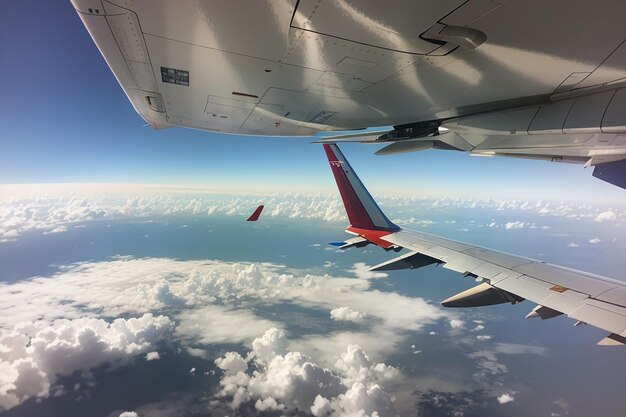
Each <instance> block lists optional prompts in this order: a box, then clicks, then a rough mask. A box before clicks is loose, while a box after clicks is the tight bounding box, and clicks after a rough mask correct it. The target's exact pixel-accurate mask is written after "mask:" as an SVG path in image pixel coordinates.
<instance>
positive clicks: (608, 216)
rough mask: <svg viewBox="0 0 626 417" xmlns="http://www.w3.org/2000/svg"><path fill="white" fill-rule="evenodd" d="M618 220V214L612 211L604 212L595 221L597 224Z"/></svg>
mask: <svg viewBox="0 0 626 417" xmlns="http://www.w3.org/2000/svg"><path fill="white" fill-rule="evenodd" d="M615 219H617V214H616V213H615V212H614V211H612V210H607V211H603V212H602V213H600V214H598V215H597V216H596V218H595V219H594V220H595V221H597V222H608V221H612V220H615Z"/></svg>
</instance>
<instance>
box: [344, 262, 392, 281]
mask: <svg viewBox="0 0 626 417" xmlns="http://www.w3.org/2000/svg"><path fill="white" fill-rule="evenodd" d="M369 268H370V266H369V265H366V264H365V263H363V262H357V263H355V264H354V265H353V266H352V269H350V272H352V273H353V274H354V275H355V276H356V277H357V278H360V279H373V278H385V277H386V276H387V274H386V273H384V272H373V271H368V269H369Z"/></svg>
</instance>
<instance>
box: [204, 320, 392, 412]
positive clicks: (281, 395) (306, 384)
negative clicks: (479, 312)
mask: <svg viewBox="0 0 626 417" xmlns="http://www.w3.org/2000/svg"><path fill="white" fill-rule="evenodd" d="M286 345H287V339H286V337H285V334H284V332H283V331H281V330H279V329H275V328H273V329H269V330H268V331H267V332H265V334H263V335H262V336H261V337H259V338H257V339H255V340H254V341H253V342H252V351H251V353H250V355H248V357H247V358H246V359H244V358H242V357H241V356H237V355H238V354H236V353H234V352H228V353H226V355H224V357H221V358H218V359H217V360H216V364H218V366H219V364H224V363H229V364H232V363H237V364H238V365H237V366H236V367H235V368H234V369H233V367H231V366H228V367H224V368H226V369H225V372H224V374H223V376H222V378H221V380H220V391H219V393H218V397H222V398H227V399H229V401H230V403H231V406H232V407H233V408H234V409H237V408H239V407H240V406H242V405H244V404H252V403H253V404H254V407H255V408H256V410H258V411H265V410H290V411H291V412H293V411H295V410H296V409H299V410H310V411H311V413H312V414H313V415H314V416H337V417H338V416H345V415H348V414H350V413H354V415H361V416H366V415H367V416H370V415H378V416H395V415H396V414H397V412H396V411H395V407H394V404H393V399H392V397H391V395H389V394H388V393H386V392H385V391H384V389H383V388H382V387H384V385H385V384H388V383H391V382H393V381H394V380H395V378H396V377H397V376H398V374H399V372H398V371H397V370H396V369H395V368H393V367H390V366H388V365H385V364H384V363H374V362H372V360H371V359H370V358H369V357H368V356H367V354H365V352H363V350H362V349H361V348H360V347H359V346H356V345H350V346H348V349H347V351H346V352H344V353H343V354H342V355H341V357H340V358H339V359H338V360H337V362H336V366H335V369H334V370H331V369H326V368H322V367H320V366H319V365H317V364H316V363H314V362H313V360H312V359H311V358H310V357H308V356H307V355H304V354H302V353H300V352H293V351H288V350H286ZM229 355H230V357H229ZM233 358H235V359H233ZM242 361H244V362H248V363H247V364H246V366H245V369H244V365H243V364H242V363H241V362H242ZM249 363H252V365H253V366H252V367H251V366H250V364H249ZM220 367H221V368H222V366H220ZM249 368H254V369H255V371H254V372H251V373H248V372H246V371H247V369H249ZM374 413H377V414H374Z"/></svg>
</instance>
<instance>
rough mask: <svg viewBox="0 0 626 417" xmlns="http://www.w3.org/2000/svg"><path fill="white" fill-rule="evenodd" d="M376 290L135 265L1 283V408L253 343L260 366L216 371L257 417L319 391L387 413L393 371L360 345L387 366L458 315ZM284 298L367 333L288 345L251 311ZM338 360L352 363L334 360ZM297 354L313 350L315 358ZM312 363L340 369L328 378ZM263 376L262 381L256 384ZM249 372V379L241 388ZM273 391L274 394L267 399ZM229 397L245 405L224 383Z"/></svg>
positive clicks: (247, 363) (210, 269)
mask: <svg viewBox="0 0 626 417" xmlns="http://www.w3.org/2000/svg"><path fill="white" fill-rule="evenodd" d="M371 284H372V282H371V281H369V280H361V279H355V278H349V277H341V276H338V277H337V276H329V275H311V274H308V273H307V272H306V271H298V270H294V269H287V268H286V267H284V266H279V265H273V264H265V263H259V264H240V263H230V262H222V261H177V260H172V259H163V258H145V259H135V258H131V257H118V258H115V259H112V260H110V261H105V262H86V263H80V264H75V265H69V266H66V267H61V268H60V270H59V272H57V273H56V274H54V275H53V276H50V277H37V278H33V279H30V280H24V281H20V282H16V283H12V284H7V283H0V311H2V312H3V314H2V315H1V316H0V328H1V329H3V330H2V331H0V407H2V408H4V409H7V408H11V407H13V406H15V405H17V404H20V403H21V402H23V401H25V400H26V399H28V398H32V397H46V396H49V395H51V392H53V391H55V384H56V383H57V382H58V378H59V377H60V376H62V375H69V374H74V373H75V372H77V371H78V372H79V373H82V374H84V375H85V377H86V378H89V370H90V369H92V368H94V367H98V366H101V365H103V364H109V366H111V367H118V366H124V365H127V364H129V363H131V362H132V361H134V360H137V359H139V358H141V359H143V360H156V359H158V358H159V357H160V355H159V353H158V352H159V350H160V349H161V348H163V347H164V345H168V344H171V343H177V344H179V345H180V346H181V347H182V348H183V349H186V350H187V351H188V352H189V353H190V354H193V355H196V356H201V357H207V356H206V355H207V351H206V350H205V348H206V347H207V346H209V345H211V344H216V343H240V344H243V345H245V346H250V342H251V341H252V343H251V347H252V352H253V353H254V355H253V357H248V356H246V357H244V356H242V355H241V354H239V353H236V352H229V353H227V354H226V355H224V356H223V357H222V358H220V359H219V360H218V361H217V362H216V365H217V366H218V367H219V368H220V369H222V370H223V371H224V373H225V375H230V377H229V378H230V379H229V380H232V383H233V384H235V386H236V387H238V388H240V387H244V388H245V390H246V393H247V394H246V397H242V398H246V399H250V398H256V399H255V401H256V400H260V402H259V403H258V406H257V405H255V407H257V409H258V410H261V409H266V410H274V409H280V407H283V406H284V407H295V404H296V402H295V400H296V399H297V400H298V402H299V403H300V402H301V401H305V402H308V403H307V404H308V405H307V407H309V406H310V407H312V406H313V405H314V403H315V401H316V396H317V395H318V394H319V395H320V396H321V398H322V399H325V400H328V401H329V402H330V403H329V407H331V409H332V410H339V411H337V412H338V413H339V412H343V411H341V410H352V409H354V410H357V408H358V410H360V409H363V410H366V411H367V412H368V413H370V411H371V412H373V411H372V410H375V409H376V410H382V408H380V407H379V406H380V404H381V401H382V402H384V403H385V404H387V399H388V394H386V393H384V392H383V391H382V388H381V387H383V385H384V384H383V383H384V382H385V381H387V379H388V376H390V375H393V374H395V372H396V371H395V370H394V369H392V368H390V367H387V366H386V365H384V364H378V363H374V362H373V361H372V360H371V359H370V358H369V357H368V356H367V355H365V354H364V352H363V350H362V348H360V347H354V346H350V345H354V344H356V343H358V344H359V345H360V346H362V347H363V349H367V350H369V351H372V352H374V356H375V357H376V356H377V357H381V356H384V355H386V354H389V353H392V352H395V351H397V350H398V349H399V347H400V346H403V345H404V340H405V338H406V337H407V332H411V331H420V330H422V329H423V328H424V327H425V326H427V325H432V324H434V323H435V322H437V321H438V320H441V319H445V320H455V317H456V315H455V314H456V313H454V312H450V311H445V310H443V309H441V308H440V307H438V306H436V305H433V304H430V303H429V302H427V301H426V300H424V299H421V298H414V297H407V296H403V295H400V294H396V293H390V292H381V291H378V290H375V289H372V288H370V286H371ZM286 300H289V301H290V302H295V303H298V304H300V305H301V306H302V307H304V308H316V309H326V310H327V311H330V310H333V309H337V307H336V306H337V305H340V306H342V307H343V309H337V310H338V311H339V313H338V314H339V316H341V317H344V318H346V319H348V318H349V319H360V320H362V321H361V324H362V329H361V330H359V331H354V330H350V331H348V330H338V331H335V332H331V333H330V334H324V335H319V334H313V335H306V334H304V335H300V336H299V337H298V338H296V339H294V340H290V341H288V340H287V339H286V338H285V336H284V333H283V332H282V331H281V330H280V328H281V327H282V326H283V323H281V322H280V321H274V320H268V319H265V318H262V317H259V316H258V315H257V314H255V312H254V311H255V310H254V306H260V305H264V306H266V305H268V304H271V303H281V302H284V301H286ZM390 305H393V306H395V307H396V308H394V309H390V308H388V306H390ZM164 314H167V315H164ZM335 314H337V312H336V313H335ZM102 317H113V318H114V317H124V318H118V319H107V320H104V319H102ZM329 320H330V318H329ZM267 329H271V330H268V332H266V333H265V334H264V335H263V336H262V337H257V338H256V339H255V337H256V336H258V335H259V332H263V331H265V330H267ZM296 347H297V348H298V349H296ZM165 348H167V346H165ZM341 351H345V352H346V355H344V356H342V357H341V358H339V359H338V358H337V352H341ZM299 352H315V354H316V361H312V359H311V358H309V357H308V356H307V355H305V354H304V353H299ZM320 361H321V362H320ZM314 363H318V364H319V363H323V364H324V365H323V366H326V367H328V366H333V365H336V367H335V369H334V370H333V371H332V372H331V371H327V370H325V369H323V368H322V365H315V366H314V365H313V364H314ZM285 369H290V371H288V372H287V371H285ZM256 372H261V373H260V374H259V375H258V378H256V377H254V375H255V373H256ZM285 372H287V373H285ZM241 375H247V377H246V378H248V379H249V380H250V381H249V382H245V381H244V382H241V383H239V382H237V381H238V379H237V378H242V377H241ZM283 377H289V378H295V380H298V381H299V379H298V378H300V379H302V380H303V381H302V383H306V384H310V387H311V389H312V388H313V387H319V382H322V381H326V382H324V384H327V385H325V387H326V388H325V389H323V390H320V389H316V390H313V392H314V393H315V395H312V394H311V392H308V391H307V393H298V392H295V391H294V392H292V393H289V392H287V391H284V390H286V389H287V388H285V387H282V386H280V385H277V384H278V383H279V381H280V380H281V378H283ZM333 381H334V382H333ZM359 384H361V385H359ZM377 384H378V385H377ZM296 386H297V385H296ZM256 387H259V388H258V389H259V390H261V391H255V390H256V389H257V388H256ZM238 388H237V389H238ZM265 388H267V389H269V391H267V392H269V393H271V395H269V394H268V395H260V393H265V392H266V391H263V390H264V389H265ZM270 388H271V389H270ZM224 389H225V390H226V391H225V392H228V393H231V394H232V395H233V398H235V399H236V398H239V397H238V396H237V395H235V394H236V393H235V392H234V391H229V390H228V389H227V384H226V385H225V386H224ZM242 395H243V394H242ZM274 400H275V401H276V403H274V402H273V401H274ZM325 400H324V401H325ZM235 401H236V400H235ZM246 401H247V400H246ZM320 401H322V400H318V405H319V406H320V407H322V406H323V404H322V403H320ZM255 404H256V402H255ZM324 404H326V403H325V402H324ZM350 404H356V405H350ZM368 404H369V405H368ZM324 407H325V406H324ZM351 407H352V408H351ZM383 408H384V407H383ZM368 410H369V411H368ZM333 412H334V411H333ZM381 413H382V411H381ZM380 415H383V414H380Z"/></svg>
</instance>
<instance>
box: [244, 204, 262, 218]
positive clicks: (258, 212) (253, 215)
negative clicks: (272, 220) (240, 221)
mask: <svg viewBox="0 0 626 417" xmlns="http://www.w3.org/2000/svg"><path fill="white" fill-rule="evenodd" d="M263 207H265V206H264V205H263V204H261V205H260V206H259V207H257V208H256V210H254V213H252V214H251V215H250V217H248V219H247V220H246V221H247V222H255V221H257V220H259V216H260V215H261V212H262V211H263Z"/></svg>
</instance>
